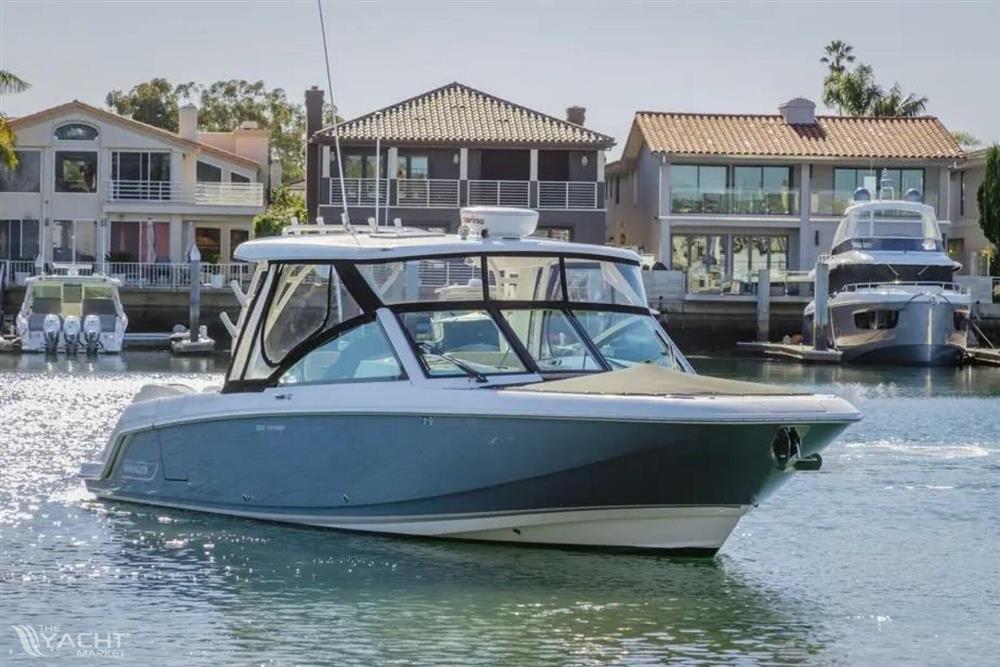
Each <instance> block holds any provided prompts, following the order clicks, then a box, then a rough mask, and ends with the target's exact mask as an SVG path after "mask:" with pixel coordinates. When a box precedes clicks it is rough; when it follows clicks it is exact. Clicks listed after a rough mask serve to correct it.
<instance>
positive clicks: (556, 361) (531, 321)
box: [503, 309, 604, 373]
mask: <svg viewBox="0 0 1000 667" xmlns="http://www.w3.org/2000/svg"><path fill="white" fill-rule="evenodd" d="M503 316H504V318H505V319H506V320H507V323H508V324H510V327H511V329H513V330H514V333H515V334H517V337H518V338H519V339H520V341H521V343H522V344H523V345H524V347H525V348H526V349H527V350H528V354H530V355H531V356H532V358H533V359H534V360H535V363H536V364H538V368H539V369H540V370H541V371H543V372H550V373H558V372H579V371H600V370H604V369H603V367H602V366H601V364H600V362H599V361H597V360H596V359H595V358H594V355H593V354H592V353H591V351H590V348H588V347H587V344H586V343H585V342H584V341H583V339H582V338H581V337H580V334H579V333H577V330H576V329H575V328H574V327H573V324H572V323H571V322H570V319H569V317H567V316H566V313H564V312H563V311H561V310H549V309H531V310H528V309H524V310H520V309H519V310H505V311H503Z"/></svg>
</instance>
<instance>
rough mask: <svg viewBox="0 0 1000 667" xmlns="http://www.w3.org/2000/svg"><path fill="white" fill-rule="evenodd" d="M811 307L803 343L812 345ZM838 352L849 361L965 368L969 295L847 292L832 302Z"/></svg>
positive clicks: (837, 296) (888, 291)
mask: <svg viewBox="0 0 1000 667" xmlns="http://www.w3.org/2000/svg"><path fill="white" fill-rule="evenodd" d="M813 307H814V306H813V304H809V306H808V307H807V309H806V314H805V320H804V323H803V342H804V343H805V344H807V345H811V344H812V342H813V341H812V318H813ZM829 308H830V320H831V324H832V327H833V335H834V343H835V347H836V349H838V350H840V351H841V353H842V356H841V359H842V360H843V361H845V362H850V363H859V364H899V365H919V366H941V365H957V364H961V363H962V362H963V360H964V359H965V350H966V346H967V342H968V318H969V311H970V306H969V303H968V296H967V295H963V294H958V293H946V294H931V293H913V292H906V291H903V290H901V289H899V288H894V287H893V286H891V285H890V286H887V287H886V289H885V291H882V292H880V291H871V292H846V293H841V294H837V295H834V296H833V297H831V299H830V306H829Z"/></svg>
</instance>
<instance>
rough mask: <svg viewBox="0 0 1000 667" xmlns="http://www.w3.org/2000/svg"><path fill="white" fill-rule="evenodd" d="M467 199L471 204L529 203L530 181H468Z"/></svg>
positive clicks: (504, 204) (526, 204) (505, 204)
mask: <svg viewBox="0 0 1000 667" xmlns="http://www.w3.org/2000/svg"><path fill="white" fill-rule="evenodd" d="M468 195H469V196H468V201H469V204H470V205H472V206H520V207H528V206H530V205H531V184H530V181H469V184H468Z"/></svg>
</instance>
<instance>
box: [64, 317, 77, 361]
mask: <svg viewBox="0 0 1000 667" xmlns="http://www.w3.org/2000/svg"><path fill="white" fill-rule="evenodd" d="M63 340H64V341H65V342H66V354H76V350H77V348H78V347H79V346H80V318H79V317H77V316H76V315H67V316H66V320H65V321H64V322H63Z"/></svg>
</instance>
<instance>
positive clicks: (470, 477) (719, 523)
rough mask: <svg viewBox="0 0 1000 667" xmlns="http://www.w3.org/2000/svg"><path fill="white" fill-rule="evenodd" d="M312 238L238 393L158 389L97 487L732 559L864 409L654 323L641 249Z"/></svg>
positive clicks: (524, 539) (260, 245) (257, 285)
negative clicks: (782, 488)
mask: <svg viewBox="0 0 1000 667" xmlns="http://www.w3.org/2000/svg"><path fill="white" fill-rule="evenodd" d="M536 222H537V213H535V212H533V211H524V210H514V209H485V208H470V209H463V211H462V226H461V229H460V234H459V235H450V236H449V235H443V234H437V233H430V232H425V231H422V230H417V229H409V228H404V227H375V226H372V227H368V228H351V227H350V226H336V227H334V226H318V225H308V226H307V225H301V226H297V227H292V228H290V229H288V230H286V234H285V236H284V237H282V238H276V239H259V240H254V241H249V242H247V243H244V244H242V245H241V246H240V247H239V248H238V249H237V251H236V256H237V257H238V258H239V259H241V260H244V261H247V262H252V263H254V264H255V265H256V272H255V275H254V277H253V282H252V285H251V289H250V291H249V292H248V296H247V299H246V303H245V305H244V308H243V312H242V314H241V315H240V318H239V322H238V324H237V328H238V337H237V340H236V342H235V345H234V352H233V355H232V361H231V363H230V367H229V369H228V372H227V375H226V378H225V383H224V385H223V386H222V387H221V389H219V390H212V391H208V392H202V393H196V392H194V391H193V390H190V389H185V388H178V387H176V386H170V387H148V388H145V389H144V390H143V391H141V392H140V394H139V396H138V397H137V399H136V401H135V402H133V404H131V405H130V406H129V407H128V408H127V409H126V410H125V412H124V414H123V415H122V417H121V419H120V421H119V423H118V425H117V426H116V428H115V430H114V432H113V433H112V434H111V436H110V439H109V441H108V444H107V446H106V447H105V449H104V452H103V455H102V457H101V460H99V461H97V462H95V463H88V464H85V465H84V466H83V469H82V471H81V474H82V476H83V477H84V478H85V479H86V483H87V486H88V488H89V489H90V490H91V491H92V492H94V493H96V494H97V495H98V496H99V497H102V498H109V499H115V500H121V501H132V502H138V503H148V504H153V505H160V506H168V507H176V508H184V509H190V510H199V511H206V512H215V513H221V514H228V515H234V516H243V517H253V518H258V519H266V520H276V521H284V522H290V523H297V524H305V525H310V526H323V527H330V528H338V529H347V530H358V531H372V532H379V533H393V534H403V535H419V536H439V537H450V538H462V539H471V540H491V541H500V542H514V543H530V544H549V545H575V546H587V547H602V548H635V549H655V550H666V551H679V552H688V553H697V554H714V553H715V552H716V550H718V549H719V547H720V546H721V545H722V543H723V542H724V541H725V539H726V538H727V536H728V535H729V534H730V532H731V531H732V530H733V528H734V527H735V525H736V523H737V521H738V520H739V519H740V517H741V516H742V515H743V514H745V513H746V512H747V511H748V510H749V509H751V508H752V507H755V506H756V505H757V504H758V503H759V502H760V501H761V500H763V499H764V498H765V497H766V496H767V495H768V494H769V493H770V492H772V491H773V490H774V489H775V488H777V487H778V486H779V485H780V484H781V483H782V482H783V481H784V480H786V479H788V477H789V474H791V473H793V472H794V471H796V470H802V469H815V468H817V467H818V466H819V464H820V459H819V452H820V450H822V449H823V448H824V447H826V446H827V445H828V444H829V443H830V442H831V441H832V440H833V439H834V438H835V437H836V436H837V435H838V434H839V433H840V432H842V431H843V430H844V429H845V428H846V427H847V426H848V425H849V424H850V423H851V422H854V421H857V420H858V419H859V418H860V416H859V414H858V412H857V411H856V410H855V409H854V408H853V407H852V406H851V405H850V404H848V403H847V402H846V401H844V400H842V399H840V398H837V397H835V396H826V395H809V394H805V393H800V392H797V391H794V390H789V389H786V388H777V387H770V386H765V385H758V384H753V383H746V382H735V381H730V380H721V379H714V378H706V377H702V376H699V375H696V374H695V373H694V372H693V370H692V369H691V366H690V365H689V364H688V362H687V360H686V359H685V358H684V356H683V355H682V354H681V353H680V351H679V350H678V349H677V348H676V346H675V345H674V344H673V342H672V341H671V339H670V338H669V337H668V336H667V334H666V333H665V332H664V331H663V329H662V328H661V327H660V325H659V323H658V322H657V321H656V319H655V318H654V317H653V316H652V314H651V311H650V310H649V308H648V306H647V302H646V297H645V294H644V291H643V285H642V280H641V274H640V266H639V258H638V256H637V255H635V254H634V253H632V252H630V251H627V250H624V249H620V248H612V247H601V246H591V245H583V244H575V243H565V242H558V241H552V240H547V239H538V238H530V235H531V234H532V233H533V231H534V228H535V224H536Z"/></svg>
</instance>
